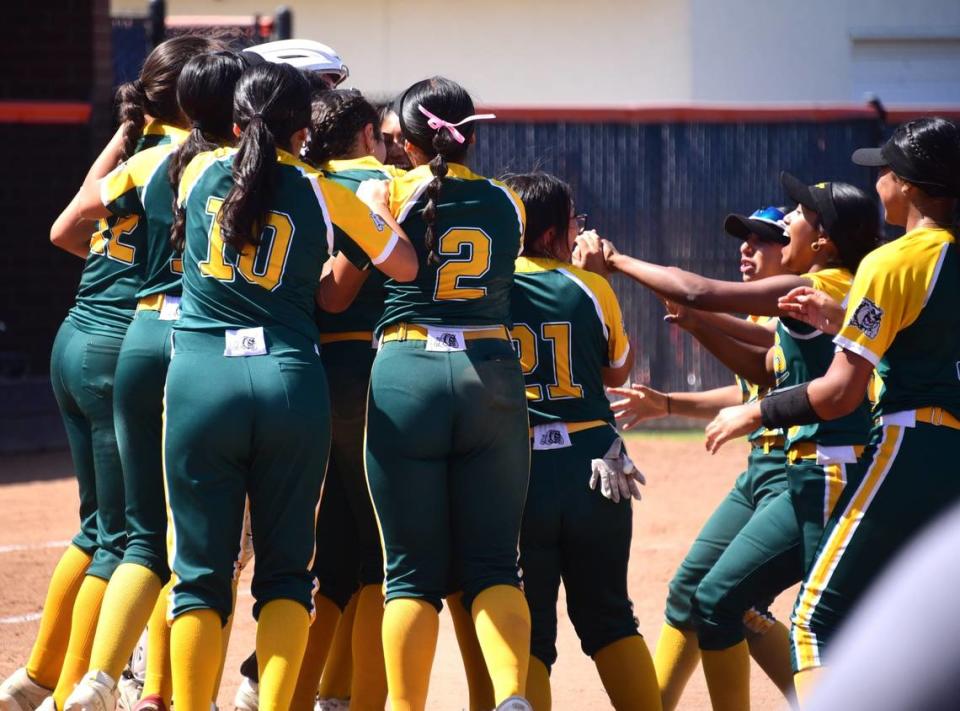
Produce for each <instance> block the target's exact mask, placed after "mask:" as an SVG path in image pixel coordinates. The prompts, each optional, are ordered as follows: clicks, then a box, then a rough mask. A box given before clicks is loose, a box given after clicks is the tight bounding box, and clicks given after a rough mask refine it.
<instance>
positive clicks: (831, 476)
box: [823, 464, 847, 526]
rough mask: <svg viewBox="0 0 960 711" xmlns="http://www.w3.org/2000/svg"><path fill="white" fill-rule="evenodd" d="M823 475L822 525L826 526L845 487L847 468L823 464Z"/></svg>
mask: <svg viewBox="0 0 960 711" xmlns="http://www.w3.org/2000/svg"><path fill="white" fill-rule="evenodd" d="M823 474H824V482H823V525H824V526H826V525H827V521H829V520H830V516H831V514H833V509H834V508H836V506H837V501H839V500H840V494H842V493H843V488H844V487H845V486H846V485H847V467H846V465H845V464H825V465H824V466H823Z"/></svg>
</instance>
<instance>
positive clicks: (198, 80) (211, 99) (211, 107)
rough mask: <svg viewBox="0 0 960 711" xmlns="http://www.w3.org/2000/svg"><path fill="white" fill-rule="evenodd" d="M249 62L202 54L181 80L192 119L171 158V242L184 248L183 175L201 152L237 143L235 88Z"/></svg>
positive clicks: (187, 112)
mask: <svg viewBox="0 0 960 711" xmlns="http://www.w3.org/2000/svg"><path fill="white" fill-rule="evenodd" d="M245 67H246V62H244V60H243V59H242V58H241V57H240V56H239V55H237V54H235V53H233V52H214V53H212V54H201V55H199V56H196V57H194V58H193V59H191V60H190V61H189V62H187V64H186V65H185V66H184V67H183V71H182V72H180V78H179V79H178V80H177V100H178V101H179V103H180V108H181V109H182V110H183V113H184V114H185V115H186V117H187V119H188V120H189V121H190V123H191V128H190V134H189V135H188V136H187V140H186V141H184V142H183V143H182V144H181V145H180V147H179V148H178V149H177V150H176V151H175V152H174V154H173V156H172V157H171V159H170V166H169V168H168V170H167V177H168V179H169V180H170V185H171V186H172V188H173V227H172V228H171V230H170V243H171V244H172V245H173V248H174V249H176V250H178V251H183V244H184V239H185V236H186V230H185V226H186V213H185V212H184V210H183V208H182V207H178V206H177V191H178V187H179V185H180V178H181V177H183V171H184V170H185V169H186V167H187V164H188V163H190V161H191V160H193V158H194V157H195V156H196V155H197V154H198V153H202V152H204V151H212V150H214V149H216V148H218V147H219V146H220V145H223V144H226V143H233V140H234V136H233V130H232V129H233V92H234V88H235V87H236V85H237V81H238V80H239V79H240V75H241V74H242V73H243V70H244V68H245Z"/></svg>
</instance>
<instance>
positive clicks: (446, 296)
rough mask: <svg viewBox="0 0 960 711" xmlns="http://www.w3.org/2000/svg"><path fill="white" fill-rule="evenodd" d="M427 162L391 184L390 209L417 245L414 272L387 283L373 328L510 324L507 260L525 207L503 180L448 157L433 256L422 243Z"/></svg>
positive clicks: (510, 271) (517, 244) (514, 250)
mask: <svg viewBox="0 0 960 711" xmlns="http://www.w3.org/2000/svg"><path fill="white" fill-rule="evenodd" d="M432 179H433V175H432V174H431V172H430V168H429V166H419V167H418V168H415V169H414V170H411V171H410V172H408V173H407V174H406V175H404V176H402V177H399V178H396V179H394V180H393V182H392V183H391V190H390V192H391V195H390V208H391V212H393V214H394V215H395V216H396V217H397V221H398V222H399V223H400V226H401V227H402V228H403V229H404V231H405V232H406V234H407V236H408V237H409V238H410V241H411V243H412V244H413V246H414V248H415V249H416V251H417V256H418V258H419V262H420V270H419V273H418V274H417V278H416V279H415V280H413V281H411V282H409V283H405V284H401V283H398V282H395V281H393V280H388V281H387V300H386V309H385V312H384V316H383V318H382V319H381V321H380V324H379V328H383V327H384V326H386V325H390V324H394V323H400V322H407V323H418V324H447V325H460V326H493V325H498V324H509V323H510V287H511V285H512V284H513V262H514V259H515V258H516V256H517V253H518V252H519V251H520V239H521V236H522V234H523V225H524V208H523V204H522V203H521V202H520V199H519V198H518V197H517V196H516V195H515V194H514V193H513V191H511V190H510V189H509V188H508V187H506V186H505V185H503V184H502V183H500V182H498V181H495V180H490V179H487V178H484V177H483V176H480V175H476V174H474V173H472V172H471V171H470V170H468V169H467V168H465V167H464V166H462V165H458V164H455V163H450V164H449V165H448V173H447V175H446V177H445V178H444V179H443V185H442V188H441V191H440V198H439V200H438V202H437V205H436V208H437V216H436V222H435V224H434V235H435V246H434V252H435V254H436V257H437V259H436V260H435V261H432V260H430V259H429V258H428V249H427V247H426V243H425V237H426V227H427V225H426V222H425V221H424V219H423V211H424V208H425V206H426V205H427V200H428V197H427V188H428V186H429V184H430V182H431V181H432Z"/></svg>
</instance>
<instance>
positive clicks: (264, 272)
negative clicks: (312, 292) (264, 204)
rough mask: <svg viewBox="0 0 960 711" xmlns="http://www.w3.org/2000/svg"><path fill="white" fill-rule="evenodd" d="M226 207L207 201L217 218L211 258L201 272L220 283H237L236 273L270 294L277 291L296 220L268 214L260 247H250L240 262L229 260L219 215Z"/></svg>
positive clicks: (219, 201)
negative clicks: (222, 208) (234, 281)
mask: <svg viewBox="0 0 960 711" xmlns="http://www.w3.org/2000/svg"><path fill="white" fill-rule="evenodd" d="M221 207H223V200H222V199H220V198H215V197H210V198H208V199H207V214H209V215H213V220H212V221H211V224H210V240H209V243H208V244H209V246H208V248H207V249H208V251H207V258H206V259H204V260H203V261H202V262H200V264H199V266H200V273H201V274H203V275H204V276H208V277H213V278H214V279H219V280H220V281H233V280H234V278H235V274H236V272H238V271H239V272H240V275H241V276H242V277H243V278H244V279H246V280H247V281H248V282H250V283H251V284H256V285H257V286H261V287H263V288H264V289H266V290H267V291H273V290H274V289H276V288H277V287H278V286H279V285H280V282H281V281H282V280H283V271H284V269H285V268H286V266H287V254H288V253H289V252H290V243H291V242H292V240H293V221H292V220H291V219H290V216H289V215H287V214H286V213H283V212H274V211H273V210H271V211H270V212H268V213H267V220H266V224H264V226H263V232H262V233H261V235H260V244H258V245H257V247H256V249H251V248H250V247H247V248H246V249H244V250H243V252H242V253H241V254H240V258H239V259H236V258H235V259H234V260H232V261H229V260H228V257H227V255H226V254H225V253H224V250H225V248H226V245H225V244H224V243H223V233H222V232H221V231H220V221H219V220H218V219H217V215H218V214H219V213H220V208H221Z"/></svg>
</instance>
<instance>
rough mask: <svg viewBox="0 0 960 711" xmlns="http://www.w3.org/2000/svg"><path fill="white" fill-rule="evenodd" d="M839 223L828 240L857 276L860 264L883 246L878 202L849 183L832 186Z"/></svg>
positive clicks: (831, 230) (835, 224) (830, 233)
mask: <svg viewBox="0 0 960 711" xmlns="http://www.w3.org/2000/svg"><path fill="white" fill-rule="evenodd" d="M830 192H831V196H832V198H833V205H834V208H835V209H836V211H837V219H836V222H835V223H834V224H833V225H832V226H831V228H830V232H829V234H828V237H830V240H831V241H832V242H833V244H834V246H836V248H837V254H838V256H839V257H840V262H841V263H842V264H843V266H844V267H846V268H847V269H849V270H850V271H851V272H854V273H856V271H857V267H859V266H860V261H861V260H862V259H863V258H864V257H866V256H867V255H868V254H869V253H870V252H872V251H873V250H874V249H876V248H877V247H878V246H879V245H880V209H879V207H878V206H877V203H876V201H875V200H874V199H873V198H872V197H870V196H869V195H867V194H866V193H865V192H864V191H863V190H861V189H860V188H858V187H856V186H854V185H850V184H849V183H830Z"/></svg>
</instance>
